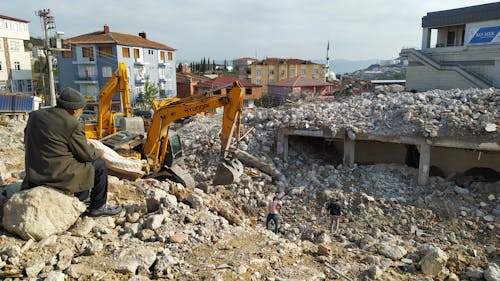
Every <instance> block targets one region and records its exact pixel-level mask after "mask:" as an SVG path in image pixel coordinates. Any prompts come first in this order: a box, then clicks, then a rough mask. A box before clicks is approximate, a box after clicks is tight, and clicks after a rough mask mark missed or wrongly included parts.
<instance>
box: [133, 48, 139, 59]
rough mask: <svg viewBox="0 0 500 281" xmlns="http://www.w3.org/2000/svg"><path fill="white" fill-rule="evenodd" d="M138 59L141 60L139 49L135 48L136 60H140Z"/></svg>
mask: <svg viewBox="0 0 500 281" xmlns="http://www.w3.org/2000/svg"><path fill="white" fill-rule="evenodd" d="M138 58H140V56H139V49H137V48H134V59H138Z"/></svg>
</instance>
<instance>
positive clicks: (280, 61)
mask: <svg viewBox="0 0 500 281" xmlns="http://www.w3.org/2000/svg"><path fill="white" fill-rule="evenodd" d="M253 64H260V65H280V64H290V65H297V64H317V63H314V62H312V61H310V60H301V59H282V58H266V59H264V60H261V61H256V62H254V63H253Z"/></svg>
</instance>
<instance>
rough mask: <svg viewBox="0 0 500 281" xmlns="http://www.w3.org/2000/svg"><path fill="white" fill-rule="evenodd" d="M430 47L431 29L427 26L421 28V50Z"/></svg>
mask: <svg viewBox="0 0 500 281" xmlns="http://www.w3.org/2000/svg"><path fill="white" fill-rule="evenodd" d="M430 47H431V29H430V28H428V27H424V28H422V48H421V49H422V50H423V49H428V48H430Z"/></svg>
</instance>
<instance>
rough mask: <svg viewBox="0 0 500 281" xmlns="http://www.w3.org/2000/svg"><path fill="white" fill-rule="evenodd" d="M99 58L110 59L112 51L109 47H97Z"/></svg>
mask: <svg viewBox="0 0 500 281" xmlns="http://www.w3.org/2000/svg"><path fill="white" fill-rule="evenodd" d="M99 57H101V58H112V57H113V49H112V48H111V47H110V46H106V47H99Z"/></svg>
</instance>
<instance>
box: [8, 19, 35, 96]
mask: <svg viewBox="0 0 500 281" xmlns="http://www.w3.org/2000/svg"><path fill="white" fill-rule="evenodd" d="M29 38H30V34H29V31H28V21H25V20H21V19H16V18H12V17H8V16H3V15H0V93H5V92H7V93H32V92H33V87H32V76H31V59H30V58H31V57H30V52H29V51H28V52H26V51H25V50H24V40H29Z"/></svg>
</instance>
